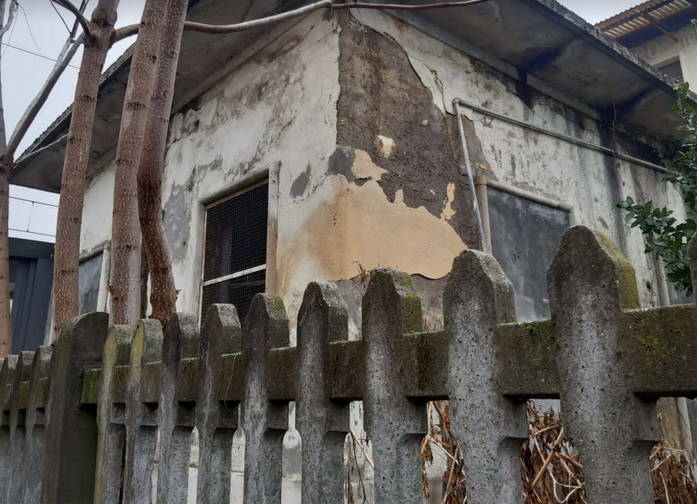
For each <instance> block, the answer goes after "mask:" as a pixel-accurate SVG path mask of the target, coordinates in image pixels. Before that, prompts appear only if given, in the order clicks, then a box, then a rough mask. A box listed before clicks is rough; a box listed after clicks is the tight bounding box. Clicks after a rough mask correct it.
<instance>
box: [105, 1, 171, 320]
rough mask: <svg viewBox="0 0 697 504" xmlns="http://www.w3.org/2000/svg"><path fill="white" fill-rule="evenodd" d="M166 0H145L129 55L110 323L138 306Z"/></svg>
mask: <svg viewBox="0 0 697 504" xmlns="http://www.w3.org/2000/svg"><path fill="white" fill-rule="evenodd" d="M167 3H168V2H167V1H166V0H147V1H146V3H145V8H144V10H143V18H142V21H141V25H140V30H139V32H138V39H137V40H136V44H135V48H134V51H133V58H132V59H131V70H130V73H129V76H128V84H127V86H126V97H125V99H124V105H123V114H122V116H121V129H120V132H119V142H118V146H117V148H116V180H115V183H114V213H113V221H112V222H113V225H112V242H111V243H112V267H111V287H110V290H111V322H112V323H113V324H129V323H135V321H136V320H137V319H138V315H139V311H140V310H139V309H140V255H141V251H140V226H139V218H138V167H139V165H140V160H141V156H142V152H143V145H144V144H143V138H144V136H145V131H146V127H147V124H148V113H149V111H150V107H151V98H152V91H153V83H154V80H155V70H156V63H157V53H158V47H159V38H160V33H161V29H162V26H163V22H164V18H165V15H166V12H167V10H166V9H167Z"/></svg>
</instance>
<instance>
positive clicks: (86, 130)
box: [0, 0, 118, 337]
mask: <svg viewBox="0 0 697 504" xmlns="http://www.w3.org/2000/svg"><path fill="white" fill-rule="evenodd" d="M117 6H118V0H100V2H99V4H98V5H97V7H96V8H95V9H94V12H93V13H92V19H91V21H90V25H91V26H90V33H91V35H90V36H85V49H84V52H83V54H82V62H81V64H80V72H79V74H78V81H77V86H76V88H75V100H74V102H73V110H72V117H71V119H70V130H69V132H68V140H67V145H66V151H65V160H64V162H63V175H62V178H61V193H60V200H59V204H58V228H57V231H56V245H55V251H54V266H53V319H54V325H53V327H54V335H55V336H56V337H57V336H58V335H59V334H60V330H61V328H62V327H63V326H64V325H65V324H67V323H68V322H70V321H71V320H72V319H73V318H75V317H76V316H78V315H79V313H80V301H79V263H80V230H81V227H82V207H83V203H84V197H85V188H86V184H87V167H88V165H89V159H90V152H91V149H92V129H93V127H94V117H95V111H96V107H97V96H98V94H99V81H100V77H101V74H102V69H103V68H104V60H105V59H106V55H107V52H108V51H109V47H110V45H111V35H112V33H113V31H114V23H115V22H116V9H117ZM1 217H2V216H0V218H1Z"/></svg>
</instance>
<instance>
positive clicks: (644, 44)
mask: <svg viewBox="0 0 697 504" xmlns="http://www.w3.org/2000/svg"><path fill="white" fill-rule="evenodd" d="M693 19H697V2H695V1H693V0H668V1H666V0H649V1H648V2H643V3H641V4H639V5H637V6H636V7H633V8H631V9H628V10H626V11H624V12H621V13H619V14H617V15H616V16H613V17H611V18H610V19H607V20H605V21H603V22H601V23H598V28H599V29H600V30H602V32H603V33H605V34H606V35H607V36H609V37H611V38H613V39H614V40H616V41H617V42H618V43H620V44H622V45H623V46H625V47H627V48H629V49H631V50H632V51H634V52H635V53H636V54H638V55H639V56H640V57H641V58H643V59H644V60H646V61H647V62H648V63H650V64H651V65H653V66H655V67H656V68H657V69H658V70H659V71H661V72H662V73H664V74H665V75H668V76H669V77H672V78H673V79H675V80H677V81H680V82H688V83H689V84H690V87H691V89H692V90H693V91H695V90H697V26H696V25H695V24H693V23H692V22H691V21H692V20H693Z"/></svg>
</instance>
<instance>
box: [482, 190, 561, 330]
mask: <svg viewBox="0 0 697 504" xmlns="http://www.w3.org/2000/svg"><path fill="white" fill-rule="evenodd" d="M487 195H488V203H489V220H490V226H491V247H492V252H493V255H494V257H495V258H496V259H497V260H498V261H499V263H500V264H501V268H502V269H503V271H504V272H505V273H506V275H507V276H508V278H509V279H510V281H511V283H512V284H513V290H514V291H515V304H516V312H517V315H518V321H519V322H530V321H533V320H544V319H548V318H549V317H550V311H549V299H548V295H547V270H548V269H549V266H550V265H551V263H552V259H554V254H555V253H556V251H557V247H558V246H559V242H560V241H561V237H562V235H563V234H564V232H565V231H566V230H567V229H568V227H569V217H570V215H569V212H567V211H564V210H559V209H557V208H552V207H550V206H547V205H543V204H541V203H537V202H534V201H530V200H527V199H523V198H519V197H517V196H514V195H512V194H509V193H507V192H502V191H497V190H495V189H491V188H490V189H489V190H488V192H487Z"/></svg>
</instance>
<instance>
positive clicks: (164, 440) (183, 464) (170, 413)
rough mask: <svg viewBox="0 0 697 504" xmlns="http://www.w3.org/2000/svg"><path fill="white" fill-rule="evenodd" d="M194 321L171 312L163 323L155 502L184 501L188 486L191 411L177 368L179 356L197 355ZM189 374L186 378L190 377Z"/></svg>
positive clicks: (179, 363)
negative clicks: (183, 401) (183, 396)
mask: <svg viewBox="0 0 697 504" xmlns="http://www.w3.org/2000/svg"><path fill="white" fill-rule="evenodd" d="M196 325H197V324H196V320H195V319H194V317H192V316H190V315H184V314H180V313H175V314H174V315H172V316H171V317H170V319H169V321H168V322H167V327H166V329H165V334H164V339H163V342H162V367H161V368H160V377H161V378H160V379H161V380H162V381H161V385H160V405H159V406H160V407H159V417H158V422H159V426H160V460H159V465H158V470H157V502H158V503H159V504H177V503H185V502H186V500H187V495H188V489H189V457H190V455H191V431H192V430H193V426H194V421H195V419H194V412H193V411H192V410H191V409H190V408H188V407H186V406H185V405H182V404H181V403H180V402H179V394H178V391H179V388H180V387H179V384H180V382H181V380H182V379H183V377H182V376H180V373H179V370H180V365H181V363H182V359H189V358H192V357H196V356H198V354H199V349H198V344H199V339H198V329H197V327H196ZM195 376H196V375H194V374H192V375H190V376H189V377H188V378H189V379H194V378H195Z"/></svg>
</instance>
